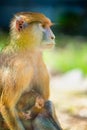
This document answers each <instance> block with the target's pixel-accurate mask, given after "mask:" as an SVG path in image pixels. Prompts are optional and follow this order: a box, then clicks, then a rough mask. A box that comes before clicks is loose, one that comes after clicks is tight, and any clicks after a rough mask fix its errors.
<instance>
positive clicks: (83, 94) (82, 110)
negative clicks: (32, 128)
mask: <svg viewBox="0 0 87 130" xmlns="http://www.w3.org/2000/svg"><path fill="white" fill-rule="evenodd" d="M70 73H71V72H70ZM70 75H72V74H69V75H68V77H67V74H65V75H64V76H58V75H57V76H54V77H53V78H52V79H51V100H52V101H53V102H54V104H55V108H56V112H57V116H58V119H59V122H60V123H61V126H62V128H63V129H64V130H87V89H86V88H87V84H86V79H85V80H84V78H82V77H81V75H80V77H79V78H80V80H79V82H76V80H74V79H73V76H71V79H70ZM78 75H79V74H78ZM74 77H75V76H74ZM77 77H78V76H77ZM67 78H68V81H66V80H67ZM65 79H66V80H65ZM75 79H76V78H75ZM81 79H82V82H80V81H81ZM69 80H70V81H71V82H69ZM83 84H85V85H83ZM81 86H82V87H81Z"/></svg>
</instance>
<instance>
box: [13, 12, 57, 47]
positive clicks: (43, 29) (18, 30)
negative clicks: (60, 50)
mask: <svg viewBox="0 0 87 130" xmlns="http://www.w3.org/2000/svg"><path fill="white" fill-rule="evenodd" d="M51 25H52V23H51V21H50V19H48V18H47V17H46V16H44V15H43V14H40V13H26V12H23V13H19V14H17V15H16V16H15V18H14V19H13V20H12V22H11V30H12V34H13V38H14V39H15V38H16V39H17V40H16V39H15V41H17V45H19V46H23V47H24V48H25V47H27V48H28V47H29V48H30V47H38V46H39V47H41V48H50V47H53V46H54V44H55V36H54V34H53V32H52V31H51V29H50V26H51Z"/></svg>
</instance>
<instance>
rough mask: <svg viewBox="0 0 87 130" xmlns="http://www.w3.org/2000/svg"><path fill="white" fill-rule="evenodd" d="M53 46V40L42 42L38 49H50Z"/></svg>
mask: <svg viewBox="0 0 87 130" xmlns="http://www.w3.org/2000/svg"><path fill="white" fill-rule="evenodd" d="M54 46H55V41H52V42H50V43H43V44H41V45H40V49H41V50H44V49H52V48H53V47H54Z"/></svg>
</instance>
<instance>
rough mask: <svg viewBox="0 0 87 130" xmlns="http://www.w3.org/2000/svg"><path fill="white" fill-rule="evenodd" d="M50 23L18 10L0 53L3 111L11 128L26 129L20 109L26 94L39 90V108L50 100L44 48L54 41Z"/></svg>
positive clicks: (40, 15)
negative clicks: (19, 105)
mask: <svg viewBox="0 0 87 130" xmlns="http://www.w3.org/2000/svg"><path fill="white" fill-rule="evenodd" d="M51 26H52V22H51V20H50V19H49V18H47V17H46V16H45V15H43V14H41V13H34V12H20V13H17V14H15V16H14V17H13V19H12V21H11V25H10V29H11V33H10V38H11V39H10V43H9V44H8V45H7V46H6V48H5V49H3V50H2V52H1V54H0V113H1V115H2V117H3V118H4V120H5V122H6V124H7V126H8V128H9V129H10V130H25V128H24V126H23V124H22V122H21V120H20V119H19V117H20V116H19V115H20V114H18V110H17V103H18V102H19V101H20V99H21V96H22V95H23V94H24V93H27V92H31V91H32V90H34V91H35V92H37V93H38V95H39V96H37V97H36V100H35V104H36V105H35V106H34V107H36V108H39V107H40V110H41V108H43V107H44V104H45V103H46V102H47V101H48V99H49V74H48V71H47V68H46V65H45V63H44V61H43V57H42V50H43V48H45V47H46V48H51V47H53V46H54V44H55V35H54V34H53V32H52V31H51V29H50V27H51ZM19 113H20V112H19ZM24 114H25V113H24ZM25 116H26V114H25Z"/></svg>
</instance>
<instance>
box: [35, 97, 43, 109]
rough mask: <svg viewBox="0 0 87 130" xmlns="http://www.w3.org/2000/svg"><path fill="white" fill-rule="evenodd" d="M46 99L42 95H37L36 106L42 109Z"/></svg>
mask: <svg viewBox="0 0 87 130" xmlns="http://www.w3.org/2000/svg"><path fill="white" fill-rule="evenodd" d="M44 103H45V101H44V99H43V98H42V97H41V96H37V98H36V102H35V107H36V108H38V109H41V108H43V107H44Z"/></svg>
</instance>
